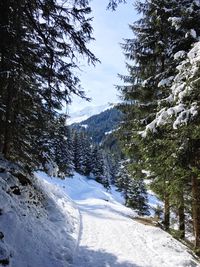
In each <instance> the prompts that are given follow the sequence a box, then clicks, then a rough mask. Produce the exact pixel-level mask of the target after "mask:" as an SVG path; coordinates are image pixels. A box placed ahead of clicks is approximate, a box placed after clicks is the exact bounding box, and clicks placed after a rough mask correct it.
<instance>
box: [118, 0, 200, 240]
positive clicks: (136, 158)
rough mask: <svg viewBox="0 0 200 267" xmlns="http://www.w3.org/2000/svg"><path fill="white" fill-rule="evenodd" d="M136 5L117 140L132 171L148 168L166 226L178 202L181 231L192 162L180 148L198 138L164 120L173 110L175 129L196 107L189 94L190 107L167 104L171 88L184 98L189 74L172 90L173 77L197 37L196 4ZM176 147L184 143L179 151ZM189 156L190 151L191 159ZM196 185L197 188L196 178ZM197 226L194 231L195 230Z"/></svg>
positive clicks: (155, 1)
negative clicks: (162, 202)
mask: <svg viewBox="0 0 200 267" xmlns="http://www.w3.org/2000/svg"><path fill="white" fill-rule="evenodd" d="M137 10H138V11H139V12H140V13H141V14H142V18H141V19H140V20H139V21H138V22H136V23H135V24H134V25H133V26H131V29H132V30H133V32H134V34H135V36H136V37H135V38H134V39H130V40H126V42H125V44H124V45H123V49H124V52H125V55H126V57H127V59H129V60H134V61H135V64H134V66H131V65H130V64H127V67H128V71H129V75H128V76H121V78H122V79H123V81H124V82H125V83H128V85H126V86H122V87H119V90H120V91H121V93H122V99H123V100H124V103H123V104H122V105H120V108H121V110H122V111H123V112H124V113H125V119H124V121H125V123H124V124H123V127H122V128H121V132H122V138H121V139H122V143H123V146H124V147H125V151H126V153H128V155H129V157H131V158H132V161H133V173H134V175H136V173H137V172H138V171H139V173H140V174H141V170H142V169H146V170H148V171H150V173H151V176H152V178H153V187H154V190H156V191H157V192H158V193H159V194H160V195H161V196H162V199H163V200H164V201H165V214H164V217H165V227H166V229H168V228H169V207H170V206H171V205H175V203H179V204H178V207H179V217H180V228H181V227H182V230H183V231H184V216H183V213H184V202H185V201H184V200H185V193H186V192H187V193H188V192H189V191H188V188H189V185H190V184H191V179H190V178H189V177H191V174H189V166H190V165H191V162H190V163H189V164H188V165H186V163H187V161H188V159H187V157H186V153H183V152H184V151H185V152H186V151H187V152H189V151H194V147H193V145H194V144H195V145H194V146H195V148H197V147H198V141H197V140H196V141H195V142H194V141H192V139H194V138H193V137H192V135H191V131H190V130H189V128H188V127H185V128H187V130H188V131H187V134H186V132H185V133H184V132H181V131H179V132H177V131H175V129H173V128H172V127H170V125H169V123H166V122H167V121H168V120H170V119H171V118H173V117H174V116H175V117H176V115H178V116H177V119H176V120H175V121H174V126H175V128H176V124H177V125H178V124H179V122H181V123H184V120H185V121H186V120H187V118H188V117H192V116H193V114H192V112H193V111H194V113H195V112H196V104H195V102H193V101H191V98H189V99H190V100H189V102H190V104H191V103H192V106H190V108H191V109H190V110H187V108H185V106H184V105H185V104H184V105H183V104H182V103H181V101H179V102H176V104H177V105H175V107H174V108H171V105H172V103H173V102H174V100H175V99H177V95H176V96H175V95H173V93H172V94H171V92H176V94H177V93H180V97H183V98H184V97H185V96H184V94H183V93H182V86H183V87H184V86H185V85H184V84H185V81H187V80H188V75H187V76H183V75H182V78H183V79H182V81H181V82H180V83H179V87H177V90H176V89H175V88H174V84H173V81H174V80H175V82H176V81H177V76H176V75H178V72H179V70H180V66H181V65H182V63H181V64H180V62H182V61H183V59H184V57H185V56H186V54H187V53H188V51H189V50H190V49H191V47H192V44H193V43H194V42H195V41H197V39H198V36H199V21H200V20H199V16H200V5H199V3H198V1H193V0H190V1H189V0H188V1H170V0H166V1H159V0H151V1H144V2H142V3H141V2H138V3H137ZM183 62H184V61H183ZM177 66H178V68H176V67H177ZM186 73H187V74H188V68H186ZM179 77H180V75H179ZM172 84H173V85H172ZM186 84H187V82H186ZM189 94H190V93H189ZM179 100H180V99H179ZM189 102H188V103H189ZM181 116H182V117H181ZM154 118H155V119H154ZM189 133H190V134H189ZM189 140H190V141H189ZM180 147H181V148H183V149H181V150H182V151H181V153H180ZM188 148H189V150H188ZM196 151H198V149H197V150H196ZM195 154H196V155H197V154H198V152H195V153H194V154H193V155H195ZM190 155H191V154H190ZM194 157H195V156H191V160H192V161H193V159H194ZM177 162H178V164H177ZM186 166H188V167H186ZM136 170H137V171H136ZM169 173H170V175H169ZM140 174H139V176H140ZM187 175H188V176H187ZM192 177H193V176H192ZM180 185H184V186H180ZM195 188H196V189H198V185H197V184H196V180H195ZM193 189H194V188H193ZM186 190H187V191H186ZM193 195H195V196H196V193H194V192H193ZM195 199H197V197H195ZM197 200H198V199H197ZM193 202H195V201H193ZM195 203H196V204H195V205H196V207H197V202H195ZM193 205H194V204H193ZM197 209H198V208H197ZM192 210H194V208H193V209H192ZM195 217H196V218H197V217H198V216H197V215H196V216H195ZM195 220H196V219H194V221H195ZM196 221H197V220H196ZM194 224H195V223H194ZM197 228H198V227H197V226H196V230H195V231H196V232H199V230H198V229H197ZM196 243H198V242H197V238H196Z"/></svg>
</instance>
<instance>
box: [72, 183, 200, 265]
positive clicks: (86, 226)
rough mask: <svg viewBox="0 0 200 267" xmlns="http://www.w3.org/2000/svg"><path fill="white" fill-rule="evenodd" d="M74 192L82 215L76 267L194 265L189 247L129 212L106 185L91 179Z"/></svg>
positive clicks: (75, 261)
mask: <svg viewBox="0 0 200 267" xmlns="http://www.w3.org/2000/svg"><path fill="white" fill-rule="evenodd" d="M84 182H85V181H84V180H81V183H82V186H80V187H79V193H78V195H77V194H76V195H73V194H72V197H74V200H75V201H76V203H77V205H78V207H79V210H80V215H81V227H80V228H81V233H80V240H79V247H78V250H77V253H76V257H75V259H74V264H73V267H194V266H199V265H197V264H196V263H195V261H193V259H192V257H191V255H190V254H189V253H188V252H187V251H186V248H185V247H184V246H183V245H182V244H180V243H179V242H177V241H176V240H174V239H173V238H172V237H171V236H170V235H169V234H167V233H165V232H164V231H162V230H161V229H159V228H155V227H151V226H145V225H143V224H140V223H138V222H135V221H133V220H132V219H131V218H130V217H128V216H127V215H131V214H132V215H134V214H133V212H132V211H131V210H130V209H128V208H126V207H124V206H123V205H121V204H120V203H119V202H118V201H116V200H115V199H114V197H113V196H111V195H110V194H109V193H107V192H106V190H105V189H103V190H102V188H100V186H99V188H97V187H96V186H95V184H94V183H95V182H93V181H90V182H89V183H87V187H86V186H84V185H83V183H84Z"/></svg>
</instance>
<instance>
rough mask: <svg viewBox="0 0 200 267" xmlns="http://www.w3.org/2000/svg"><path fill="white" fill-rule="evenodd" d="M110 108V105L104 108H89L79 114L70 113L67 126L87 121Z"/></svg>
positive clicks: (103, 106)
mask: <svg viewBox="0 0 200 267" xmlns="http://www.w3.org/2000/svg"><path fill="white" fill-rule="evenodd" d="M108 108H110V105H109V104H106V105H102V106H89V107H86V108H84V109H82V110H79V111H77V112H74V113H70V114H69V116H70V118H69V119H68V120H67V124H68V125H71V124H73V123H79V122H81V121H84V120H87V119H88V118H90V117H91V116H93V115H96V114H99V113H101V112H102V111H104V110H106V109H108Z"/></svg>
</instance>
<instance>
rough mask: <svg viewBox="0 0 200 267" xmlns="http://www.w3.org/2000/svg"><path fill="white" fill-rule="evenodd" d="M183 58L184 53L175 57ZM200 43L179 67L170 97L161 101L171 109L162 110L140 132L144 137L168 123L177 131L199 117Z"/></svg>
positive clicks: (162, 82)
mask: <svg viewBox="0 0 200 267" xmlns="http://www.w3.org/2000/svg"><path fill="white" fill-rule="evenodd" d="M178 55H179V56H180V55H181V56H182V55H183V54H182V51H180V53H179V52H178V53H177V54H175V56H176V57H177V56H178ZM199 67H200V42H197V43H196V44H195V45H194V46H193V48H192V49H191V50H190V51H189V53H188V54H187V56H186V58H185V59H184V60H183V61H181V63H180V64H179V65H178V66H177V70H178V73H177V75H176V76H175V78H174V81H173V82H172V85H171V93H170V95H169V97H167V98H165V99H163V100H162V101H160V105H163V104H164V103H165V104H168V106H169V105H170V107H164V108H162V109H161V110H160V111H159V112H158V113H157V114H156V118H155V119H154V120H153V121H152V122H151V123H149V124H148V125H147V126H146V128H145V130H144V131H141V132H139V134H140V135H141V136H142V137H144V138H145V137H146V136H147V134H148V132H152V133H155V132H156V131H157V128H158V127H160V126H162V125H165V124H167V123H170V124H172V126H173V129H177V128H178V127H179V126H181V125H183V124H188V122H190V121H191V120H193V119H194V117H195V116H197V114H198V112H199V105H198V102H197V99H198V98H197V97H195V96H198V92H197V91H198V84H199V83H200V75H199ZM170 82H171V77H169V79H168V80H167V79H165V80H162V81H160V83H159V84H158V86H159V87H161V86H164V85H165V84H169V83H170Z"/></svg>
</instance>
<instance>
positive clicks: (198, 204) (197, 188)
mask: <svg viewBox="0 0 200 267" xmlns="http://www.w3.org/2000/svg"><path fill="white" fill-rule="evenodd" d="M192 213H193V214H192V217H193V226H194V235H195V244H194V246H195V248H200V180H199V179H198V178H197V177H196V176H193V177H192Z"/></svg>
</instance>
